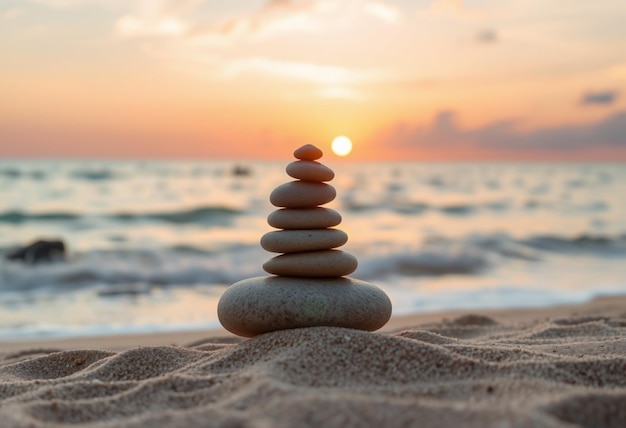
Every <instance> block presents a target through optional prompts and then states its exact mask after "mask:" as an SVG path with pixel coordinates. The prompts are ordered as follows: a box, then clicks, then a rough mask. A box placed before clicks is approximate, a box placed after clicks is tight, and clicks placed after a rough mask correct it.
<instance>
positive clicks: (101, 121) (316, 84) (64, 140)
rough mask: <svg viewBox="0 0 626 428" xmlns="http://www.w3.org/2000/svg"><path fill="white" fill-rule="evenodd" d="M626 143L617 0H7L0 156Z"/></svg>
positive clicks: (618, 155) (248, 154)
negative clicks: (335, 145)
mask: <svg viewBox="0 0 626 428" xmlns="http://www.w3.org/2000/svg"><path fill="white" fill-rule="evenodd" d="M337 135H346V136H348V137H349V138H350V139H352V141H353V143H354V150H353V152H352V154H351V155H350V156H351V158H352V159H355V160H383V159H385V160H386V159H390V160H391V159H403V160H404V159H415V160H546V161H549V160H559V161H560V160H576V161H598V160H611V161H625V160H626V2H625V1H624V0H600V1H593V2H591V1H571V0H477V1H462V0H412V1H409V0H396V1H392V0H384V1H383V0H343V1H342V0H301V1H297V0H292V1H289V0H273V1H272V0H237V1H223V0H21V1H18V0H2V1H1V2H0V158H6V157H39V158H46V157H60V158H76V157H80V158H82V157H88V158H127V157H130V158H190V157H192V158H196V157H197V158H242V157H245V158H257V157H262V158H282V157H285V156H290V154H291V152H292V151H293V149H294V148H295V147H297V146H299V145H302V144H305V143H312V144H316V145H318V146H319V147H320V148H322V149H323V150H325V151H326V150H328V148H329V147H330V143H331V141H332V139H333V138H334V137H335V136H337Z"/></svg>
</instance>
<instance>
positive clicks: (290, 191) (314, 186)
mask: <svg viewBox="0 0 626 428" xmlns="http://www.w3.org/2000/svg"><path fill="white" fill-rule="evenodd" d="M335 196H337V191H336V190H335V188H334V187H333V186H331V185H330V184H325V183H313V182H310V181H291V182H289V183H285V184H281V185H280V186H278V187H277V188H275V189H274V190H272V193H271V194H270V202H271V203H272V205H274V206H276V207H284V208H313V207H315V206H318V205H324V204H326V203H328V202H330V201H332V200H333V199H335Z"/></svg>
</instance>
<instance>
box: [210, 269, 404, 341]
mask: <svg viewBox="0 0 626 428" xmlns="http://www.w3.org/2000/svg"><path fill="white" fill-rule="evenodd" d="M217 316H218V318H219V320H220V323H222V325H223V326H224V328H225V329H226V330H228V331H230V332H232V333H234V334H237V335H239V336H244V337H254V336H256V335H259V334H263V333H268V332H271V331H276V330H286V329H290V328H302V327H317V326H330V327H345V328H354V329H359V330H366V331H374V330H378V329H379V328H381V327H382V326H384V325H385V324H386V323H387V321H389V318H390V317H391V301H390V300H389V298H388V297H387V295H386V294H385V292H384V291H382V290H381V289H380V288H378V287H376V286H375V285H373V284H370V283H368V282H365V281H360V280H357V279H353V278H287V277H279V276H264V277H257V278H249V279H245V280H243V281H239V282H237V283H235V284H233V285H231V286H230V287H229V288H228V289H227V290H226V291H225V292H224V294H223V295H222V297H221V299H220V301H219V304H218V306H217Z"/></svg>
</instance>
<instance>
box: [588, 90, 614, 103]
mask: <svg viewBox="0 0 626 428" xmlns="http://www.w3.org/2000/svg"><path fill="white" fill-rule="evenodd" d="M618 95H619V93H618V92H617V91H598V92H593V91H589V92H586V93H584V94H583V96H582V97H581V99H580V103H581V104H583V105H598V104H599V105H609V104H613V103H614V102H615V100H617V96H618Z"/></svg>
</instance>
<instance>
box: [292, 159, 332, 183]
mask: <svg viewBox="0 0 626 428" xmlns="http://www.w3.org/2000/svg"><path fill="white" fill-rule="evenodd" d="M287 174H288V175H289V176H290V177H293V178H297V179H299V180H304V181H318V182H319V181H330V180H332V179H333V178H335V173H334V172H333V170H332V169H330V168H329V167H327V166H326V165H322V164H321V163H319V162H315V161H302V160H301V161H295V162H291V163H290V164H289V165H287Z"/></svg>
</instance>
